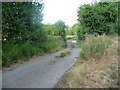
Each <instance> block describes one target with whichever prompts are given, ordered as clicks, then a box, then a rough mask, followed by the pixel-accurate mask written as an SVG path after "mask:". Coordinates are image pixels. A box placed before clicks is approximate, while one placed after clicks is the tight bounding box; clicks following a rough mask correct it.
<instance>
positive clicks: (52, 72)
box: [2, 39, 80, 88]
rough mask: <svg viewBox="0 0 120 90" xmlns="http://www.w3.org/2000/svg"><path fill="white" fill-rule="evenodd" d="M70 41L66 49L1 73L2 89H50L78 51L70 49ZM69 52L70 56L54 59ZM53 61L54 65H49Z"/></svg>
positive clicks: (77, 49) (68, 66)
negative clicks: (62, 53)
mask: <svg viewBox="0 0 120 90" xmlns="http://www.w3.org/2000/svg"><path fill="white" fill-rule="evenodd" d="M71 45H72V46H73V45H75V44H73V43H72V39H71V40H68V48H67V49H65V50H62V51H59V52H57V53H53V54H50V55H48V56H42V57H41V58H37V60H35V61H33V62H28V63H26V64H23V65H21V66H18V67H17V68H15V69H13V70H12V71H7V72H4V73H2V88H52V87H54V85H55V84H56V83H57V82H58V80H59V79H60V78H61V77H62V75H64V74H65V72H66V71H67V70H68V69H69V68H70V67H72V66H73V64H74V62H75V60H76V57H78V55H79V52H80V49H79V48H78V47H77V46H75V47H74V48H72V49H71V48H70V47H71ZM66 51H70V52H71V54H70V55H68V56H65V57H64V58H55V56H57V55H60V53H61V52H66ZM51 60H55V62H56V63H55V64H49V62H50V61H51Z"/></svg>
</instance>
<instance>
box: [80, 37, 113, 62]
mask: <svg viewBox="0 0 120 90" xmlns="http://www.w3.org/2000/svg"><path fill="white" fill-rule="evenodd" d="M111 44H112V39H110V38H109V37H107V36H98V37H95V36H88V37H87V38H86V39H85V41H84V42H83V43H82V44H81V53H80V58H81V59H83V60H88V59H99V58H101V56H102V55H104V54H105V52H106V51H107V48H108V47H109V46H110V45H111Z"/></svg>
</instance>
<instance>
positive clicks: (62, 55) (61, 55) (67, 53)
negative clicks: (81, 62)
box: [55, 51, 70, 58]
mask: <svg viewBox="0 0 120 90" xmlns="http://www.w3.org/2000/svg"><path fill="white" fill-rule="evenodd" d="M67 55H70V52H69V51H68V52H63V53H61V54H60V55H59V56H55V57H56V58H60V57H61V58H62V57H65V56H67Z"/></svg>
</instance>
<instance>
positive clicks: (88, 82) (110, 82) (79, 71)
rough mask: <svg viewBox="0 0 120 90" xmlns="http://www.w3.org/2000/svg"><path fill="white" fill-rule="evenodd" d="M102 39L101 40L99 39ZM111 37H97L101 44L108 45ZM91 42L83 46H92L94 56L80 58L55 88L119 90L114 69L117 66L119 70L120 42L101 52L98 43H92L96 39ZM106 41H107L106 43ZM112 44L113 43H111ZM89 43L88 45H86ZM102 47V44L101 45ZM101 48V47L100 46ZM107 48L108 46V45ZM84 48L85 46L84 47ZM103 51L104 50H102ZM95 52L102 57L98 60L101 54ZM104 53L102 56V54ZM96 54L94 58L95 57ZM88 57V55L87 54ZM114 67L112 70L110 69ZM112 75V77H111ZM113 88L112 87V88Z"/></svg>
mask: <svg viewBox="0 0 120 90" xmlns="http://www.w3.org/2000/svg"><path fill="white" fill-rule="evenodd" d="M99 38H101V39H102V40H103V41H102V40H101V39H99ZM107 38H108V39H109V37H106V36H104V37H103V36H100V37H96V38H95V40H96V39H97V40H98V41H99V40H100V41H101V43H102V44H103V42H104V45H106V44H107V43H108V41H106V40H108V39H107ZM89 39H92V40H91V41H85V42H84V43H83V45H86V46H90V47H91V45H92V47H91V48H92V49H93V50H88V51H91V53H92V54H89V53H87V54H88V56H89V58H88V56H86V57H87V59H86V58H83V57H81V56H80V58H79V59H78V60H77V62H76V63H75V66H74V67H72V68H71V69H70V70H69V71H68V72H67V73H66V74H65V76H63V78H62V80H60V81H59V82H58V83H57V84H56V86H55V88H113V87H115V88H118V87H119V86H118V83H119V82H118V81H117V80H118V73H117V70H116V69H115V68H114V67H113V66H115V67H116V68H117V65H118V64H117V63H118V61H117V55H118V54H117V51H118V48H117V47H118V46H117V45H118V42H114V41H113V44H111V45H109V46H108V47H106V48H105V47H104V46H102V47H104V48H105V50H104V52H103V51H101V50H100V51H99V49H95V47H97V46H96V45H98V44H100V43H98V44H96V42H94V45H93V44H92V43H91V42H93V41H94V40H93V39H94V38H93V37H92V38H89ZM104 40H105V41H104ZM110 42H111V41H110ZM86 43H87V44H86ZM100 45H101V44H100ZM98 46H99V45H98ZM106 46H107V45H106ZM82 47H84V46H82ZM82 47H81V49H82V50H81V51H82V52H84V51H83V50H84V49H83V48H82ZM102 50H103V49H102ZM93 51H96V53H100V57H99V58H98V55H99V54H96V53H94V52H93ZM102 52H103V53H104V54H102V55H101V53H102ZM93 54H94V56H93ZM85 55H86V53H85ZM110 66H111V67H112V69H111V68H110ZM111 74H112V75H111ZM110 86H111V87H110Z"/></svg>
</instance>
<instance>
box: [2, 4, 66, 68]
mask: <svg viewBox="0 0 120 90" xmlns="http://www.w3.org/2000/svg"><path fill="white" fill-rule="evenodd" d="M43 8H44V5H43V3H42V2H3V3H2V16H3V17H2V30H3V31H2V65H3V66H8V65H10V64H12V63H16V62H18V61H19V60H28V59H29V58H31V57H33V56H35V55H42V54H44V53H49V52H53V51H57V50H60V49H62V48H65V47H66V38H65V36H66V34H65V27H66V25H65V23H64V22H63V21H61V20H60V21H58V22H56V23H55V25H54V26H55V27H56V28H55V29H54V30H53V32H52V33H54V34H52V33H50V32H49V31H48V29H50V28H49V27H47V26H46V25H44V24H42V23H41V22H42V18H43V14H42V11H43ZM56 31H57V32H56Z"/></svg>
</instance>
